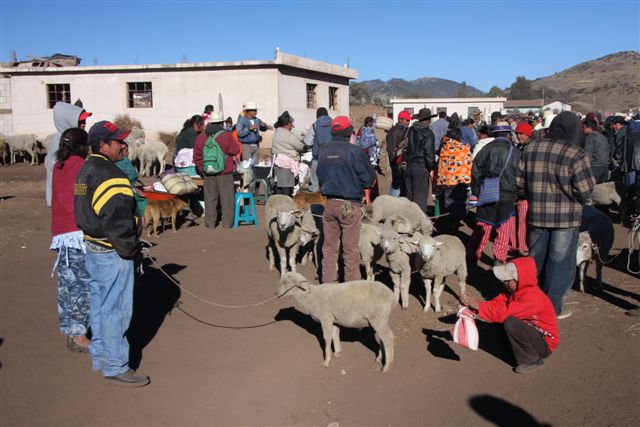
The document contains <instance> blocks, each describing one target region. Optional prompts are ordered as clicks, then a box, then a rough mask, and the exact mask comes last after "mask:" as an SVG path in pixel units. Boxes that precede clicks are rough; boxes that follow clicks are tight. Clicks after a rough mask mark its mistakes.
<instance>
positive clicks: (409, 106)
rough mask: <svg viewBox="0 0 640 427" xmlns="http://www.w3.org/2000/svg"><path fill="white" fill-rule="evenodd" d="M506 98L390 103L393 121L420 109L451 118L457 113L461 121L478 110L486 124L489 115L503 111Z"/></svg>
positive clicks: (419, 100)
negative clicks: (403, 113) (401, 113)
mask: <svg viewBox="0 0 640 427" xmlns="http://www.w3.org/2000/svg"><path fill="white" fill-rule="evenodd" d="M506 100H507V98H411V99H401V98H394V99H392V100H391V101H390V103H391V105H392V107H393V120H394V121H395V120H397V119H398V114H400V111H402V110H406V111H408V112H409V113H411V114H417V113H418V110H420V109H421V108H429V109H431V111H432V113H433V114H437V113H439V112H440V111H444V112H445V113H447V116H451V115H452V114H453V113H458V116H459V117H460V119H461V120H463V119H466V118H468V117H471V115H472V112H473V110H475V109H476V108H478V109H480V112H481V118H482V120H485V121H486V122H489V121H490V120H491V113H493V112H494V111H503V107H504V103H505V101H506Z"/></svg>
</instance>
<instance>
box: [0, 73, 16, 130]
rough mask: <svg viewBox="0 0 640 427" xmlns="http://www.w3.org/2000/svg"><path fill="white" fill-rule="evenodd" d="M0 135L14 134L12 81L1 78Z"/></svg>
mask: <svg viewBox="0 0 640 427" xmlns="http://www.w3.org/2000/svg"><path fill="white" fill-rule="evenodd" d="M0 133H4V134H13V133H14V132H13V120H12V116H11V79H9V78H7V77H3V76H0Z"/></svg>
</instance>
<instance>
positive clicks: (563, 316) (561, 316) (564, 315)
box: [558, 308, 573, 320]
mask: <svg viewBox="0 0 640 427" xmlns="http://www.w3.org/2000/svg"><path fill="white" fill-rule="evenodd" d="M572 314H573V312H572V311H571V310H567V309H566V308H565V309H562V311H561V312H560V314H558V320H562V319H566V318H567V317H571V315H572Z"/></svg>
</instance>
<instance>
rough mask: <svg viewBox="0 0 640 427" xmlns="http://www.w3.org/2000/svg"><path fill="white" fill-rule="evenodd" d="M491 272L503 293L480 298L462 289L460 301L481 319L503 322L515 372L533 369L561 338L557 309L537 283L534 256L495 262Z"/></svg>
mask: <svg viewBox="0 0 640 427" xmlns="http://www.w3.org/2000/svg"><path fill="white" fill-rule="evenodd" d="M493 274H495V276H496V277H497V278H498V279H499V280H502V281H503V282H504V285H505V288H506V292H505V293H504V294H500V295H498V296H497V297H496V298H494V299H492V300H490V301H486V302H480V301H479V300H477V299H476V298H474V297H472V296H471V295H469V294H467V293H463V294H462V298H461V299H462V303H463V304H465V305H466V306H468V307H469V308H471V309H474V310H477V313H478V317H479V318H480V319H481V320H484V321H487V322H493V323H502V324H503V325H504V331H505V332H506V334H507V337H508V338H509V342H510V343H511V349H512V350H513V354H514V356H515V358H516V362H517V366H516V367H515V372H517V373H520V374H526V373H529V372H533V371H535V370H536V369H538V368H539V367H540V366H542V359H545V358H546V357H548V356H549V355H550V354H551V352H552V351H553V350H554V349H555V348H556V347H557V346H558V343H559V342H560V336H559V333H558V320H557V318H556V312H555V310H554V308H553V305H552V304H551V300H550V299H549V297H547V296H546V295H545V294H544V292H542V290H541V289H540V288H539V287H538V279H537V271H536V263H535V261H534V259H533V258H531V257H522V258H517V259H514V260H513V261H511V262H509V263H507V264H504V265H500V266H495V267H493Z"/></svg>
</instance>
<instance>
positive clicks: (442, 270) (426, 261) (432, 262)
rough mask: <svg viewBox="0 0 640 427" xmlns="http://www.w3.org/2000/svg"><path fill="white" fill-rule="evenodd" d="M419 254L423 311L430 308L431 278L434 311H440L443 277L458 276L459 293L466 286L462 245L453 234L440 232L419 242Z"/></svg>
mask: <svg viewBox="0 0 640 427" xmlns="http://www.w3.org/2000/svg"><path fill="white" fill-rule="evenodd" d="M420 255H421V257H422V261H423V264H422V267H421V268H420V276H421V277H422V280H423V282H424V288H425V299H424V300H425V304H424V311H425V312H427V311H429V310H430V308H431V283H432V280H433V295H434V298H435V311H436V313H437V312H439V311H440V296H441V295H442V291H443V290H444V279H445V277H447V276H449V275H451V274H455V275H456V276H458V284H459V285H460V295H462V293H464V292H465V290H466V288H467V284H466V280H467V262H466V259H467V258H466V250H465V248H464V245H463V244H462V242H461V241H460V239H458V238H457V237H455V236H450V235H447V234H442V235H439V236H436V237H433V238H430V239H423V240H422V241H421V242H420Z"/></svg>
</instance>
